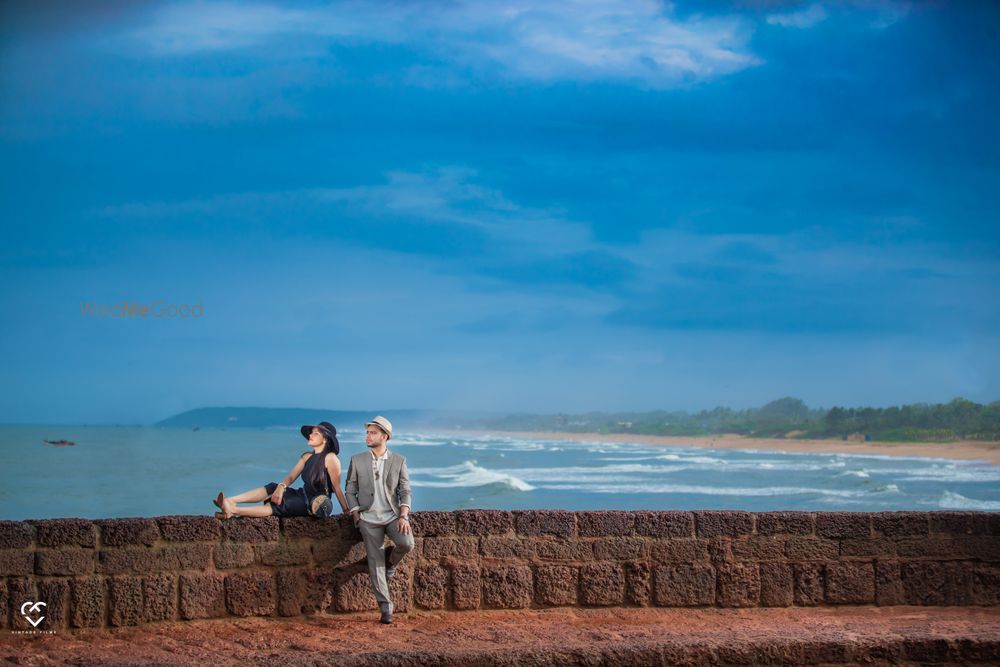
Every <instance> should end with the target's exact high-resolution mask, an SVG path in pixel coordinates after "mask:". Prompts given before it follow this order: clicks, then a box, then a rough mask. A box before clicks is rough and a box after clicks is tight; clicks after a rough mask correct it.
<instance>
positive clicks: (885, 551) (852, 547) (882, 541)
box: [840, 537, 896, 558]
mask: <svg viewBox="0 0 1000 667" xmlns="http://www.w3.org/2000/svg"><path fill="white" fill-rule="evenodd" d="M895 555H896V543H895V542H894V541H893V540H890V539H886V538H883V537H858V538H854V539H848V540H841V541H840V556H841V557H842V558H879V557H881V558H886V557H892V556H895Z"/></svg>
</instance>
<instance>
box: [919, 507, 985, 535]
mask: <svg viewBox="0 0 1000 667" xmlns="http://www.w3.org/2000/svg"><path fill="white" fill-rule="evenodd" d="M976 515H977V513H976V512H951V511H948V512H930V513H929V514H928V528H929V530H930V532H931V534H938V533H939V534H943V535H971V534H973V532H974V530H975V524H974V522H975V518H976Z"/></svg>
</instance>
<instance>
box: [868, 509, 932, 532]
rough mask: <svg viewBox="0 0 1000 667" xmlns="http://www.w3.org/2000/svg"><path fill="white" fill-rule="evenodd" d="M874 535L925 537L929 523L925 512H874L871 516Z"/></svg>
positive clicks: (928, 530) (928, 529)
mask: <svg viewBox="0 0 1000 667" xmlns="http://www.w3.org/2000/svg"><path fill="white" fill-rule="evenodd" d="M872 528H873V529H874V531H875V534H877V535H878V534H881V535H885V536H886V537H897V536H899V535H927V534H928V533H929V532H930V523H929V520H928V516H927V513H926V512H876V513H873V514H872Z"/></svg>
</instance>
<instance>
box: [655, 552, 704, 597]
mask: <svg viewBox="0 0 1000 667" xmlns="http://www.w3.org/2000/svg"><path fill="white" fill-rule="evenodd" d="M654 573H655V574H654V585H655V591H656V604H657V605H658V606H660V607H696V606H703V605H714V604H715V570H714V569H713V568H712V567H711V566H710V565H703V564H696V563H689V564H684V565H673V566H666V567H658V568H656V570H655V571H654Z"/></svg>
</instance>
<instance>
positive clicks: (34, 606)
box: [21, 600, 48, 628]
mask: <svg viewBox="0 0 1000 667" xmlns="http://www.w3.org/2000/svg"><path fill="white" fill-rule="evenodd" d="M28 605H31V607H30V608H28ZM47 606H48V605H46V604H45V603H44V602H31V601H30V600H29V601H28V602H25V603H24V604H22V605H21V616H24V618H26V619H27V620H28V623H31V625H32V627H35V628H37V627H38V624H39V623H41V622H42V621H44V620H45V617H44V616H42V615H41V611H42V609H41V608H42V607H47ZM25 609H27V611H25ZM32 613H37V614H39V616H38V620H35V619H34V618H32V617H31V616H30V615H29V614H32Z"/></svg>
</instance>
